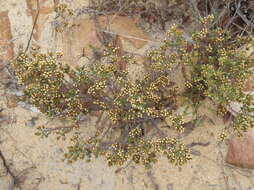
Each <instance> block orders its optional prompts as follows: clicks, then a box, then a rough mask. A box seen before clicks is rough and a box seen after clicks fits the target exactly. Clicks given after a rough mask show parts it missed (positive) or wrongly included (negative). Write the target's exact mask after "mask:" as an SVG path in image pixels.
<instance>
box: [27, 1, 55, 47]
mask: <svg viewBox="0 0 254 190" xmlns="http://www.w3.org/2000/svg"><path fill="white" fill-rule="evenodd" d="M26 2H27V8H28V10H27V15H28V16H32V20H33V23H35V19H36V17H37V13H38V7H37V1H34V0H26ZM58 3H59V1H58V0H39V4H40V14H39V15H38V18H37V22H36V23H35V27H34V32H33V36H32V41H31V47H37V48H38V47H40V48H41V49H42V50H43V49H44V51H46V50H47V49H50V47H49V48H47V47H48V45H49V44H52V40H53V37H52V35H50V34H51V33H52V27H51V21H52V19H53V18H54V14H55V12H54V10H55V7H56V6H57V5H58ZM51 48H52V47H51Z"/></svg>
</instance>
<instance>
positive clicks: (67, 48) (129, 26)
mask: <svg viewBox="0 0 254 190" xmlns="http://www.w3.org/2000/svg"><path fill="white" fill-rule="evenodd" d="M98 22H99V24H100V26H101V29H102V30H103V31H106V33H107V34H112V35H116V34H117V35H118V36H119V38H120V43H121V44H123V49H124V50H127V51H132V52H136V51H137V50H138V49H141V48H143V47H144V46H145V45H146V44H147V43H148V42H149V35H148V34H147V33H145V32H144V31H143V30H142V29H141V28H139V27H138V26H137V22H138V19H137V18H134V19H131V18H129V17H124V16H109V17H105V16H100V17H98ZM108 22H109V23H110V24H108ZM73 24H74V25H75V26H76V27H71V28H68V29H66V31H64V32H63V33H62V34H61V35H62V37H61V38H62V39H61V40H62V41H61V40H60V44H57V46H60V47H62V49H63V55H64V56H63V59H64V61H66V62H67V63H70V64H71V65H73V64H74V65H73V66H74V67H75V66H76V64H77V63H76V62H78V61H79V59H80V57H81V56H82V54H83V53H85V54H86V55H87V56H89V57H91V56H92V55H94V50H93V49H91V47H90V46H91V45H92V46H94V47H95V48H100V47H101V46H102V44H101V41H100V40H99V38H98V36H97V33H96V31H97V30H98V29H97V28H96V26H95V22H94V20H93V19H91V18H88V17H82V18H79V19H77V20H75V22H74V23H73ZM61 43H62V44H61ZM130 46H131V47H130Z"/></svg>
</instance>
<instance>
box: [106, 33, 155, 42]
mask: <svg viewBox="0 0 254 190" xmlns="http://www.w3.org/2000/svg"><path fill="white" fill-rule="evenodd" d="M102 32H104V33H108V34H113V35H119V36H122V37H125V38H132V39H135V40H140V41H146V42H152V43H160V42H157V41H152V40H146V39H143V38H138V37H135V36H131V35H125V34H119V33H115V32H111V31H107V30H102Z"/></svg>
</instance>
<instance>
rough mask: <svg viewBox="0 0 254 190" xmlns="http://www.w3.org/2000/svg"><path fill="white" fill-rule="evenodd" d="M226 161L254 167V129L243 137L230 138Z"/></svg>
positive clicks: (245, 166)
mask: <svg viewBox="0 0 254 190" xmlns="http://www.w3.org/2000/svg"><path fill="white" fill-rule="evenodd" d="M226 162H227V163H229V164H232V165H235V166H239V167H243V168H254V129H252V130H250V131H249V132H247V133H246V134H245V136H244V137H234V138H233V139H231V141H230V143H229V147H228V153H227V157H226Z"/></svg>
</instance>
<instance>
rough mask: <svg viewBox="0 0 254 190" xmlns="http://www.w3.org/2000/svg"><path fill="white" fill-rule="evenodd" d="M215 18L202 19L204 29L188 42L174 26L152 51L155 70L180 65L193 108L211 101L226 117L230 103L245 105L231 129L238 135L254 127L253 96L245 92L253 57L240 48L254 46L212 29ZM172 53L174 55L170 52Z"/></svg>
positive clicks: (187, 95)
mask: <svg viewBox="0 0 254 190" xmlns="http://www.w3.org/2000/svg"><path fill="white" fill-rule="evenodd" d="M213 18H214V17H213V16H208V17H206V18H203V19H202V20H201V22H202V24H203V27H202V28H201V30H200V31H198V32H194V33H193V34H192V36H191V40H192V41H191V42H190V41H187V40H186V37H185V35H184V32H183V31H181V30H179V29H177V27H176V26H175V25H174V26H173V27H172V28H171V31H170V32H168V38H167V39H165V41H164V43H163V44H162V46H161V47H160V48H159V49H156V50H154V51H151V52H150V56H151V57H152V60H153V61H154V62H155V63H156V64H154V65H153V67H154V68H155V69H157V70H163V71H165V70H168V71H170V70H171V69H172V67H173V65H175V67H176V66H181V67H182V69H183V71H184V76H185V79H186V89H185V91H184V93H183V95H184V96H186V97H187V98H190V99H191V101H192V102H193V104H194V105H200V103H201V102H202V101H203V100H204V99H206V98H208V99H210V100H212V102H214V104H215V105H217V112H218V114H221V115H222V116H224V115H225V114H226V113H227V112H228V111H227V110H228V107H229V106H230V103H232V102H237V103H239V104H241V105H243V106H242V108H241V114H239V115H238V116H237V117H236V118H235V120H234V122H233V124H232V125H231V127H228V128H227V129H228V130H230V129H233V130H234V131H236V132H237V133H238V134H239V135H241V133H242V132H245V131H246V130H247V128H250V127H253V124H254V118H253V115H251V114H252V113H253V105H254V102H253V101H254V100H253V96H252V95H250V94H247V93H244V91H243V88H244V85H245V82H246V80H247V79H249V78H250V77H251V76H252V75H253V69H252V68H253V63H254V58H253V55H248V53H247V51H246V50H243V51H241V50H240V49H239V48H241V47H243V46H244V45H246V44H251V43H253V38H252V37H241V36H237V38H235V39H234V38H233V37H232V34H231V33H230V32H227V31H224V30H223V29H222V28H216V29H212V28H210V25H209V24H210V22H211V21H212V20H213ZM168 52H171V53H168Z"/></svg>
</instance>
